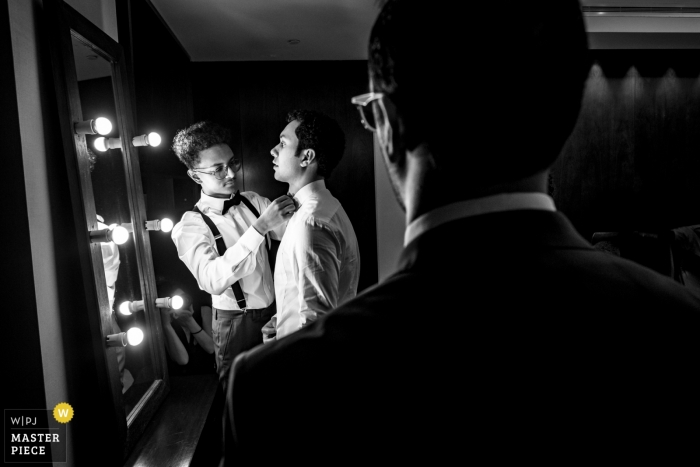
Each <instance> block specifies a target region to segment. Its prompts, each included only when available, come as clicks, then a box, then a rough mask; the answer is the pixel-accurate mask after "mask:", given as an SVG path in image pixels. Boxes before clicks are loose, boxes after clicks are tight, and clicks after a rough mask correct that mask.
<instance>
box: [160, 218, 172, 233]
mask: <svg viewBox="0 0 700 467" xmlns="http://www.w3.org/2000/svg"><path fill="white" fill-rule="evenodd" d="M160 230H162V231H163V232H170V231H171V230H173V221H171V220H170V219H168V218H167V217H166V218H164V219H161V220H160Z"/></svg>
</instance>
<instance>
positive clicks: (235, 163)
mask: <svg viewBox="0 0 700 467" xmlns="http://www.w3.org/2000/svg"><path fill="white" fill-rule="evenodd" d="M241 165H242V164H241V161H240V160H238V159H231V160H230V161H228V164H221V165H216V166H212V167H216V169H215V170H214V171H213V172H204V171H203V170H200V169H191V170H192V172H199V173H202V174H207V175H213V176H214V178H216V179H217V180H223V179H224V178H226V176H227V175H228V169H229V167H231V170H233V172H234V173H236V172H238V171H239V170H241ZM212 167H205V168H206V169H210V168H212Z"/></svg>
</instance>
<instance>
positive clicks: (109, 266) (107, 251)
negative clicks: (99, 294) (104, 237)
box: [97, 214, 120, 311]
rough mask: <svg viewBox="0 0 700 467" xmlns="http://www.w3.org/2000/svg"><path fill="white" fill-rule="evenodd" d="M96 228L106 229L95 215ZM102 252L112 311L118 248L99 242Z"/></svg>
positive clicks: (101, 220) (111, 244)
mask: <svg viewBox="0 0 700 467" xmlns="http://www.w3.org/2000/svg"><path fill="white" fill-rule="evenodd" d="M97 228H98V229H100V230H103V229H108V228H109V227H108V226H107V225H106V224H105V223H104V219H103V218H102V216H100V215H99V214H98V215H97ZM100 248H101V250H102V264H103V266H104V269H105V282H106V283H107V297H108V298H109V309H110V311H112V310H114V292H115V291H116V289H115V286H116V283H117V276H118V275H119V263H120V261H119V247H118V246H117V245H116V243H114V242H100Z"/></svg>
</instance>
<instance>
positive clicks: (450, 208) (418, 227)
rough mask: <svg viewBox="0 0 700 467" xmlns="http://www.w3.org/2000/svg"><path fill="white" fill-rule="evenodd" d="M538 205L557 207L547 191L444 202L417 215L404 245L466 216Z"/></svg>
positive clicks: (405, 237)
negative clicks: (445, 203)
mask: <svg viewBox="0 0 700 467" xmlns="http://www.w3.org/2000/svg"><path fill="white" fill-rule="evenodd" d="M520 209H538V210H543V211H556V207H555V206H554V200H553V199H552V198H551V197H549V196H548V195H545V194H544V193H500V194H498V195H493V196H486V197H484V198H477V199H468V200H465V201H459V202H456V203H452V204H448V205H446V206H440V207H439V208H437V209H433V210H432V211H430V212H427V213H425V214H423V215H422V216H420V217H418V218H417V219H414V220H413V222H411V223H410V224H409V225H408V227H406V232H405V233H404V239H403V244H404V246H406V245H408V244H409V243H411V242H412V241H413V240H414V239H415V238H417V237H419V236H420V235H422V234H424V233H425V232H427V231H428V230H430V229H434V228H435V227H437V226H439V225H442V224H444V223H446V222H450V221H454V220H457V219H462V218H464V217H471V216H478V215H480V214H489V213H494V212H504V211H516V210H520Z"/></svg>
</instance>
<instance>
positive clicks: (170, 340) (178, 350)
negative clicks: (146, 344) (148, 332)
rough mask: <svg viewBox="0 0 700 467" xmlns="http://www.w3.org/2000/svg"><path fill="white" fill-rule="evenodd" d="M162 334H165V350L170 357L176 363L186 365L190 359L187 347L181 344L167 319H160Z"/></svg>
mask: <svg viewBox="0 0 700 467" xmlns="http://www.w3.org/2000/svg"><path fill="white" fill-rule="evenodd" d="M162 323H163V334H164V335H165V350H166V351H167V352H168V355H169V356H170V358H171V359H173V361H174V362H175V363H177V364H178V365H187V363H188V362H189V361H190V358H189V355H188V354H187V349H185V346H184V345H182V342H181V341H180V339H179V338H178V337H177V334H176V333H175V330H174V329H173V327H172V325H171V324H170V322H169V321H166V320H165V319H164V320H162Z"/></svg>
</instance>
